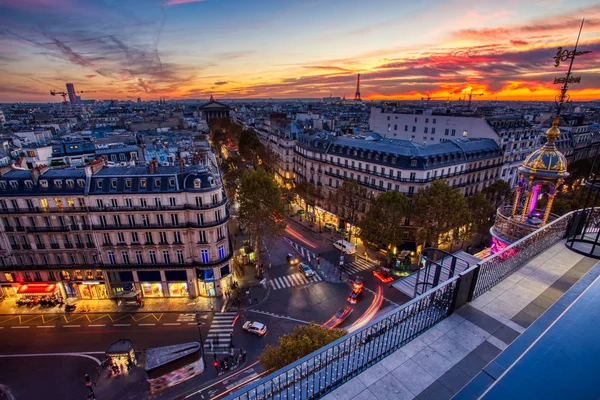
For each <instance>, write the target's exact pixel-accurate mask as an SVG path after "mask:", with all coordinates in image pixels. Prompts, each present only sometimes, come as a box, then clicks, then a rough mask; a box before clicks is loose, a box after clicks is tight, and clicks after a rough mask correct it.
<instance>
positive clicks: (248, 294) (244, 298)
mask: <svg viewBox="0 0 600 400" xmlns="http://www.w3.org/2000/svg"><path fill="white" fill-rule="evenodd" d="M262 258H263V260H264V264H268V263H269V262H270V260H269V256H268V253H265V254H263V255H262ZM263 274H264V278H265V279H268V277H267V276H266V274H267V271H264V272H263ZM239 285H240V287H239V289H238V290H239V299H240V301H239V302H238V298H237V293H236V291H234V292H233V293H232V295H231V297H229V298H228V299H227V300H226V302H225V305H224V309H225V310H227V311H238V310H245V309H248V308H252V307H254V306H256V305H258V304H261V303H262V302H264V301H265V300H266V299H267V298H268V297H269V288H268V286H267V288H266V289H265V288H264V286H263V285H262V284H261V283H260V279H257V278H256V270H255V269H254V267H253V266H252V265H245V266H244V276H243V277H242V278H241V279H239ZM250 301H252V302H250Z"/></svg>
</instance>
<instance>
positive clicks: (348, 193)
mask: <svg viewBox="0 0 600 400" xmlns="http://www.w3.org/2000/svg"><path fill="white" fill-rule="evenodd" d="M366 199H367V189H366V188H364V187H362V186H361V185H359V184H358V183H357V182H356V181H349V180H346V181H343V182H342V185H341V186H340V187H339V188H337V189H336V191H335V192H330V193H329V196H328V197H327V204H328V206H329V207H330V208H331V209H333V213H334V214H336V215H337V216H338V217H340V218H341V219H345V220H346V221H347V222H349V223H350V224H351V225H354V226H355V225H356V224H358V221H359V220H360V215H361V213H363V212H365V211H366V202H367V200H366ZM349 234H350V236H348V241H350V239H351V238H352V230H350V232H349Z"/></svg>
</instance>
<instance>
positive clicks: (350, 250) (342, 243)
mask: <svg viewBox="0 0 600 400" xmlns="http://www.w3.org/2000/svg"><path fill="white" fill-rule="evenodd" d="M333 247H335V248H336V249H338V250H339V251H343V252H344V253H346V254H354V253H356V246H354V245H353V244H352V243H350V242H348V241H346V240H338V241H337V242H335V243H333Z"/></svg>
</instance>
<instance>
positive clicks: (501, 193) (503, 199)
mask: <svg viewBox="0 0 600 400" xmlns="http://www.w3.org/2000/svg"><path fill="white" fill-rule="evenodd" d="M482 193H483V195H484V196H485V198H486V199H488V201H489V202H490V203H491V204H492V207H493V209H494V211H496V210H497V209H498V207H500V206H501V205H503V204H510V203H511V201H512V199H513V191H512V189H511V187H510V185H509V184H508V183H506V182H505V181H496V182H494V183H492V184H491V185H490V186H488V187H486V188H485V189H483V192H482Z"/></svg>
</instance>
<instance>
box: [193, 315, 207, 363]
mask: <svg viewBox="0 0 600 400" xmlns="http://www.w3.org/2000/svg"><path fill="white" fill-rule="evenodd" d="M194 315H195V316H196V326H198V336H200V346H201V348H202V349H201V354H202V362H203V363H204V365H205V366H206V359H205V358H204V340H202V330H201V329H200V327H201V326H202V325H203V322H201V321H198V312H197V311H196V309H194Z"/></svg>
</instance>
